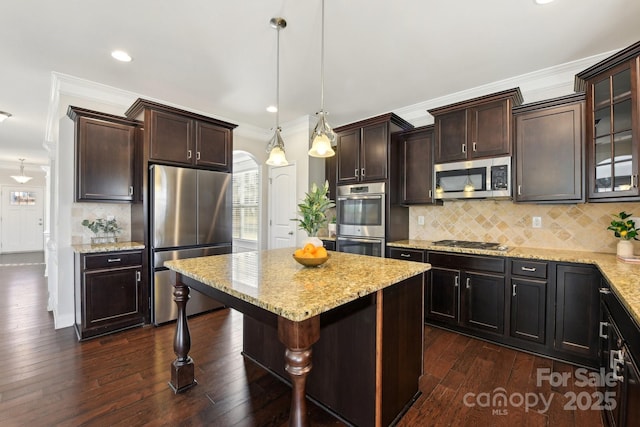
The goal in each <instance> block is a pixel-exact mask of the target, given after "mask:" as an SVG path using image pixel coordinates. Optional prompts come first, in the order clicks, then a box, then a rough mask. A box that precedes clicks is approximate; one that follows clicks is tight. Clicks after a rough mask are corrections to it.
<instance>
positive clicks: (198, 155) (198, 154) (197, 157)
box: [196, 151, 200, 160]
mask: <svg viewBox="0 0 640 427" xmlns="http://www.w3.org/2000/svg"><path fill="white" fill-rule="evenodd" d="M196 160H200V152H199V151H196Z"/></svg>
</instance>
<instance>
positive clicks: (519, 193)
mask: <svg viewBox="0 0 640 427" xmlns="http://www.w3.org/2000/svg"><path fill="white" fill-rule="evenodd" d="M518 196H522V185H520V184H518Z"/></svg>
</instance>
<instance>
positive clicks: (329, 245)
mask: <svg viewBox="0 0 640 427" xmlns="http://www.w3.org/2000/svg"><path fill="white" fill-rule="evenodd" d="M320 240H322V246H324V248H325V249H326V250H328V251H335V250H336V241H335V240H333V239H330V240H325V239H320Z"/></svg>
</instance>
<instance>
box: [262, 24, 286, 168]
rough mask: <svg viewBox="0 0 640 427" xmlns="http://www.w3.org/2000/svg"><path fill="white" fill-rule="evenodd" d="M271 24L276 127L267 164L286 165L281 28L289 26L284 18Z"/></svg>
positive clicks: (268, 151)
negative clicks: (281, 108)
mask: <svg viewBox="0 0 640 427" xmlns="http://www.w3.org/2000/svg"><path fill="white" fill-rule="evenodd" d="M269 23H270V24H271V26H272V27H273V28H275V29H276V34H277V37H276V127H275V131H274V133H273V137H271V140H270V141H269V143H268V144H267V153H269V158H268V159H267V164H268V165H269V166H286V165H288V164H289V162H288V161H287V156H286V155H285V152H284V141H283V140H282V135H281V134H280V131H281V129H280V30H281V29H283V28H285V27H286V26H287V21H285V20H284V18H271V21H269Z"/></svg>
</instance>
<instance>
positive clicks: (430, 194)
mask: <svg viewBox="0 0 640 427" xmlns="http://www.w3.org/2000/svg"><path fill="white" fill-rule="evenodd" d="M432 197H433V190H429V198H432Z"/></svg>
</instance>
